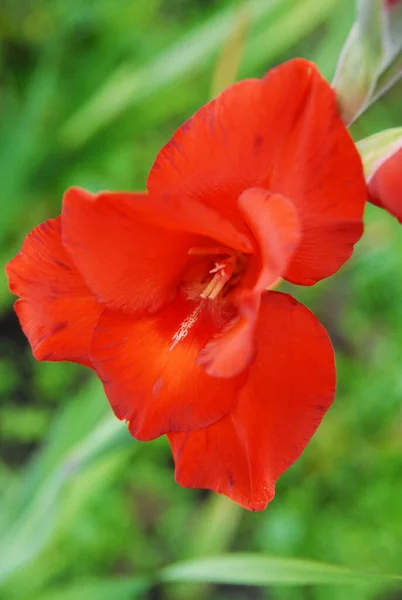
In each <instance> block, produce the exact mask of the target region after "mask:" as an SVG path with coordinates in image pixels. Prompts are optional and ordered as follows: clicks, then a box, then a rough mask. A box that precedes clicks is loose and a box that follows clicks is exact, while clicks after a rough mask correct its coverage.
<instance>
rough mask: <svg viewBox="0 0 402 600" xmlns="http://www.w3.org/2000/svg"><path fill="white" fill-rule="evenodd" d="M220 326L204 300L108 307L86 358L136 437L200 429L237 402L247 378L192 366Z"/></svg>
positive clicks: (178, 299) (146, 438)
mask: <svg viewBox="0 0 402 600" xmlns="http://www.w3.org/2000/svg"><path fill="white" fill-rule="evenodd" d="M216 329H217V324H216V323H215V322H214V318H213V315H212V314H211V313H210V312H209V309H208V307H207V303H206V302H205V301H204V302H200V303H198V304H196V303H194V302H192V301H188V300H184V299H183V298H182V297H181V296H178V297H177V298H176V299H175V301H174V302H172V303H171V304H169V305H168V306H166V307H164V308H163V309H161V310H160V311H158V312H157V313H155V314H152V315H147V316H138V317H137V316H134V315H126V314H123V313H120V314H119V313H117V312H112V311H109V310H105V312H104V313H103V314H102V316H101V318H100V320H99V324H98V327H97V328H96V330H95V333H94V336H93V340H92V345H91V359H92V360H93V363H94V366H95V368H96V371H97V373H98V375H99V377H100V378H101V379H102V381H103V384H104V388H105V392H106V395H107V397H108V398H109V400H110V403H111V405H112V407H113V410H114V411H115V413H116V415H117V417H118V418H119V419H126V420H127V421H129V423H130V431H131V433H132V434H133V435H134V437H136V438H137V439H140V440H150V439H153V438H155V437H158V436H160V435H162V434H164V433H166V432H167V431H190V430H192V429H197V428H199V427H205V426H206V425H209V424H210V423H213V422H215V421H216V420H217V419H219V418H221V417H222V416H223V415H225V414H226V413H227V412H228V411H229V410H230V409H231V408H232V407H233V404H234V400H235V392H236V390H237V388H238V387H239V385H240V384H241V383H242V382H243V381H244V376H243V377H242V376H240V377H237V378H232V379H230V380H217V379H214V378H212V377H210V376H209V375H207V374H206V373H205V371H204V369H203V368H202V367H199V366H198V365H196V364H195V359H196V357H197V355H198V353H199V351H200V349H201V348H202V347H203V346H204V345H205V344H206V342H207V341H208V339H209V338H210V337H211V335H212V334H213V333H215V331H216Z"/></svg>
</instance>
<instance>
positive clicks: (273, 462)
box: [168, 292, 335, 510]
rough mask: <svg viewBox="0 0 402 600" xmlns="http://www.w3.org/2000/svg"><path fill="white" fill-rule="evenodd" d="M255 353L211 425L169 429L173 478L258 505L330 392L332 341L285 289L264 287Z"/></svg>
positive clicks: (294, 455) (290, 460)
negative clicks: (231, 403) (228, 406)
mask: <svg viewBox="0 0 402 600" xmlns="http://www.w3.org/2000/svg"><path fill="white" fill-rule="evenodd" d="M256 349H257V356H256V359H255V361H254V362H253V363H252V365H251V367H250V369H249V377H248V380H247V382H246V384H245V385H244V386H243V387H242V389H241V391H240V392H239V394H238V400H237V403H236V407H235V409H234V410H233V411H232V412H231V413H229V414H228V415H227V416H225V417H223V418H222V419H221V420H220V421H218V422H217V423H214V424H213V425H211V426H210V427H206V428H205V429H201V430H199V431H195V432H191V433H170V434H169V436H168V437H169V441H170V444H171V446H172V451H173V456H174V460H175V463H176V473H175V476H176V481H177V482H178V483H179V484H180V485H183V486H185V487H192V488H207V489H212V490H214V491H216V492H219V493H221V494H225V495H226V496H229V497H230V498H232V499H233V500H235V501H236V502H238V503H239V504H241V505H242V506H244V507H245V508H248V509H250V510H262V509H264V508H265V507H266V505H267V503H268V502H269V501H270V500H271V499H272V498H273V496H274V493H275V482H276V480H277V479H278V477H279V476H280V475H281V474H282V473H283V472H284V471H286V469H288V468H289V467H290V466H291V464H292V463H294V461H295V460H297V458H298V457H299V456H300V455H301V453H302V452H303V450H304V448H305V446H306V445H307V443H308V441H309V439H310V438H311V436H312V435H313V434H314V432H315V430H316V429H317V427H318V425H319V423H320V421H321V419H322V418H323V416H324V414H325V412H326V410H327V409H328V408H329V406H330V405H331V402H332V400H333V397H334V393H335V366H334V357H333V350H332V346H331V342H330V340H329V338H328V335H327V333H326V331H325V329H324V327H323V326H322V325H321V324H320V323H319V322H318V320H317V319H316V318H315V317H314V315H313V314H312V313H311V312H310V311H309V310H308V309H307V308H305V307H304V306H303V305H301V304H299V303H298V302H296V300H294V299H293V298H292V297H291V296H288V295H286V294H282V293H278V292H266V293H265V294H264V295H263V297H262V303H261V312H260V317H259V321H258V325H257V328H256Z"/></svg>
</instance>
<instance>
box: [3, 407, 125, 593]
mask: <svg viewBox="0 0 402 600" xmlns="http://www.w3.org/2000/svg"><path fill="white" fill-rule="evenodd" d="M128 437H129V436H128V433H127V431H126V428H125V427H124V424H123V423H121V422H120V421H118V420H117V419H115V418H114V417H113V416H112V415H110V416H107V417H106V418H104V419H102V420H101V421H100V422H99V423H98V424H97V425H95V424H94V427H93V429H91V431H90V432H89V433H88V434H87V435H86V436H85V437H84V438H83V439H81V440H79V441H78V442H77V443H76V445H75V446H73V447H72V448H71V449H70V450H69V452H67V454H66V455H64V456H63V458H62V459H61V460H60V462H59V463H57V464H56V466H55V467H54V468H53V469H52V470H50V472H49V473H47V476H46V477H45V478H44V479H43V480H42V481H41V484H40V485H39V486H38V487H37V489H35V487H33V488H32V487H31V489H32V492H33V494H32V496H31V497H30V498H29V501H28V502H27V504H26V505H25V507H24V508H23V510H22V511H21V512H18V516H17V518H16V519H15V520H14V521H11V522H10V523H9V526H8V527H7V529H6V530H5V531H4V532H2V539H1V543H0V556H1V561H0V582H2V581H4V580H5V579H7V578H8V577H9V576H11V575H13V574H14V572H15V571H17V570H18V569H20V568H21V567H22V566H24V565H26V564H27V563H29V562H31V561H32V560H33V559H34V558H35V557H36V556H37V555H38V554H39V552H41V551H42V550H43V549H44V548H45V547H46V545H47V544H48V543H49V542H50V540H51V539H52V536H53V534H54V532H55V528H56V523H57V517H58V515H59V511H60V508H61V507H60V503H59V501H60V498H61V496H62V493H63V490H64V487H65V485H66V484H67V483H68V482H69V481H70V480H71V478H72V477H73V476H74V475H77V474H78V473H80V472H81V471H83V470H84V468H85V467H87V466H88V465H90V464H92V463H94V462H95V461H96V460H97V459H98V458H99V457H100V456H101V455H102V454H103V453H105V452H107V451H108V450H110V448H111V446H112V445H114V444H116V443H120V444H124V445H125V444H126V440H127V438H128ZM28 485H32V482H31V483H28Z"/></svg>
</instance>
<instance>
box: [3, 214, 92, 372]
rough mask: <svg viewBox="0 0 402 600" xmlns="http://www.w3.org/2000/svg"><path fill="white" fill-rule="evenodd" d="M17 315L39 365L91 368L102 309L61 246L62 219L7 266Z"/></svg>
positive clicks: (41, 230) (30, 239)
mask: <svg viewBox="0 0 402 600" xmlns="http://www.w3.org/2000/svg"><path fill="white" fill-rule="evenodd" d="M6 272H7V275H8V278H9V285H10V290H11V292H13V294H16V295H17V296H20V300H17V302H16V303H15V311H16V313H17V315H18V318H19V320H20V323H21V327H22V329H23V331H24V333H25V335H26V336H27V338H28V340H29V343H30V345H31V348H32V352H33V354H34V356H35V358H36V359H37V360H51V361H59V360H70V361H73V362H78V363H81V364H84V365H87V366H91V364H90V362H89V359H88V351H89V342H90V339H91V335H92V332H93V329H94V327H95V325H96V322H97V320H98V318H99V314H100V312H101V310H102V307H101V306H99V304H98V303H97V302H96V300H95V298H94V297H93V296H92V294H91V292H90V291H89V289H88V288H87V286H86V285H85V283H84V281H83V280H82V278H81V276H80V275H79V273H78V271H77V270H76V268H75V266H74V264H73V263H72V261H71V258H70V257H69V255H68V254H67V252H66V251H65V249H64V248H63V245H62V242H61V226H60V217H59V218H57V219H52V220H50V221H46V223H43V224H42V225H39V227H37V228H36V229H34V230H33V231H32V232H31V233H30V234H29V235H28V236H27V237H26V238H25V242H24V244H23V246H22V250H21V252H20V253H19V254H17V256H16V257H15V258H13V260H12V261H11V262H10V263H9V264H8V265H7V267H6Z"/></svg>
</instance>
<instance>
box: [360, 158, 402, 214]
mask: <svg viewBox="0 0 402 600" xmlns="http://www.w3.org/2000/svg"><path fill="white" fill-rule="evenodd" d="M368 188H369V194H370V202H372V203H373V204H375V205H376V206H379V207H381V208H384V209H385V210H387V211H388V212H389V213H390V214H391V215H393V216H394V217H396V218H397V219H398V221H399V222H400V223H402V147H400V148H399V149H397V150H395V151H394V152H393V154H391V155H390V156H388V157H387V158H386V159H385V160H383V161H382V162H381V164H380V165H379V166H378V167H377V169H376V171H375V172H374V173H373V175H372V177H371V178H370V180H369V182H368Z"/></svg>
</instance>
